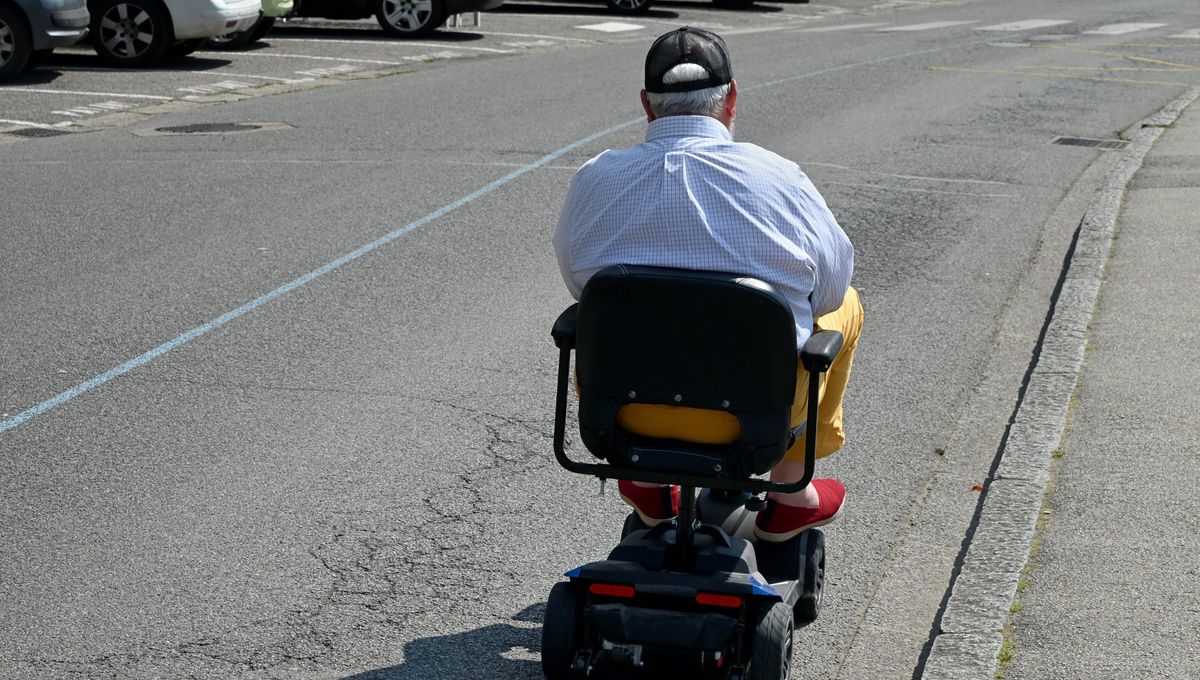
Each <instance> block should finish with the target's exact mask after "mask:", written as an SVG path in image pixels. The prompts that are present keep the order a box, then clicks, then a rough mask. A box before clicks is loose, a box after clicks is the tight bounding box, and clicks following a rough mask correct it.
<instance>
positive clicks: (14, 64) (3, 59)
mask: <svg viewBox="0 0 1200 680" xmlns="http://www.w3.org/2000/svg"><path fill="white" fill-rule="evenodd" d="M32 46H33V43H32V41H31V40H30V39H29V29H27V28H25V22H24V21H23V20H22V19H21V17H19V16H17V13H16V12H14V11H13V10H11V9H9V8H8V7H6V6H4V5H0V80H7V79H9V78H11V77H13V76H15V75H17V74H18V73H20V72H21V71H24V70H25V64H26V63H28V61H29V56H30V54H31V53H32V51H33V50H32V49H31V48H32Z"/></svg>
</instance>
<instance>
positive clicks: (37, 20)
mask: <svg viewBox="0 0 1200 680" xmlns="http://www.w3.org/2000/svg"><path fill="white" fill-rule="evenodd" d="M87 27H88V10H87V0H0V81H4V80H8V79H9V78H12V77H14V76H16V75H18V74H20V73H21V72H23V71H26V70H28V69H31V68H34V67H35V66H39V65H41V64H42V63H44V62H45V61H46V58H47V57H49V56H50V53H51V52H53V51H54V48H55V47H66V46H67V45H73V44H75V43H77V42H79V41H80V40H82V39H83V36H85V35H87Z"/></svg>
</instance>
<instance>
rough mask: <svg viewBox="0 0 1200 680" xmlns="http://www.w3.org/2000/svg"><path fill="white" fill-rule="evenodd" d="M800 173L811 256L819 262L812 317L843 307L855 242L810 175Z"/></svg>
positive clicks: (851, 270)
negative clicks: (843, 228) (809, 235)
mask: <svg viewBox="0 0 1200 680" xmlns="http://www.w3.org/2000/svg"><path fill="white" fill-rule="evenodd" d="M797 171H798V172H800V191H801V194H802V201H803V203H804V204H805V207H806V212H807V217H808V222H809V228H810V231H811V238H812V248H811V249H810V252H809V256H810V257H812V259H813V262H814V263H815V265H816V271H815V272H814V275H815V285H814V286H813V292H812V308H813V318H814V319H815V318H816V317H818V316H821V315H822V314H828V313H829V312H832V311H834V310H835V309H837V308H838V307H841V306H842V300H843V299H844V298H845V297H846V289H847V288H849V287H850V277H851V276H852V275H853V274H854V245H853V244H851V243H850V237H849V236H846V232H845V231H844V230H842V227H841V225H839V224H838V222H837V219H836V218H835V217H834V216H833V213H832V212H831V211H830V210H829V206H827V205H825V199H824V198H822V197H821V193H820V192H818V191H817V188H816V187H815V186H813V183H812V182H811V181H810V180H809V179H808V177H807V176H806V175H805V174H804V173H803V172H802V171H799V169H797Z"/></svg>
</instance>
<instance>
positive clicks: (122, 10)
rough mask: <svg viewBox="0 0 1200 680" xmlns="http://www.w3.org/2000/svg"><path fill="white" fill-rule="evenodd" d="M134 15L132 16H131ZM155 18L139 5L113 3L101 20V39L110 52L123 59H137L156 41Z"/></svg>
mask: <svg viewBox="0 0 1200 680" xmlns="http://www.w3.org/2000/svg"><path fill="white" fill-rule="evenodd" d="M131 15H132V16H131ZM156 30H157V27H156V26H155V25H154V19H153V18H152V17H151V16H150V15H149V14H148V13H147V12H146V10H144V9H142V8H141V7H139V6H138V5H135V4H133V3H128V2H121V3H117V4H116V5H113V6H112V7H111V8H110V9H109V10H108V11H107V12H105V13H104V16H103V18H101V20H100V40H101V42H103V43H104V46H105V47H106V48H107V49H108V51H109V52H111V53H113V54H114V55H116V56H118V57H121V58H123V59H136V58H137V57H140V56H142V55H143V54H145V53H146V52H147V51H148V50H149V49H150V46H151V43H153V42H154V32H155V31H156Z"/></svg>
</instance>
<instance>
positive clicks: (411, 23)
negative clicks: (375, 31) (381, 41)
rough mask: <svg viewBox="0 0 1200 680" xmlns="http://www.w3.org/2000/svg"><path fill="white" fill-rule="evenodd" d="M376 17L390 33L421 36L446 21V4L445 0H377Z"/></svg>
mask: <svg viewBox="0 0 1200 680" xmlns="http://www.w3.org/2000/svg"><path fill="white" fill-rule="evenodd" d="M375 18H376V19H377V20H379V26H380V27H381V28H383V31H384V33H387V34H388V35H394V36H396V37H398V38H420V37H422V36H426V35H429V34H430V33H432V32H434V31H435V30H437V29H438V28H439V27H440V26H441V25H442V23H443V22H445V21H446V5H445V3H444V2H443V0H375Z"/></svg>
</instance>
